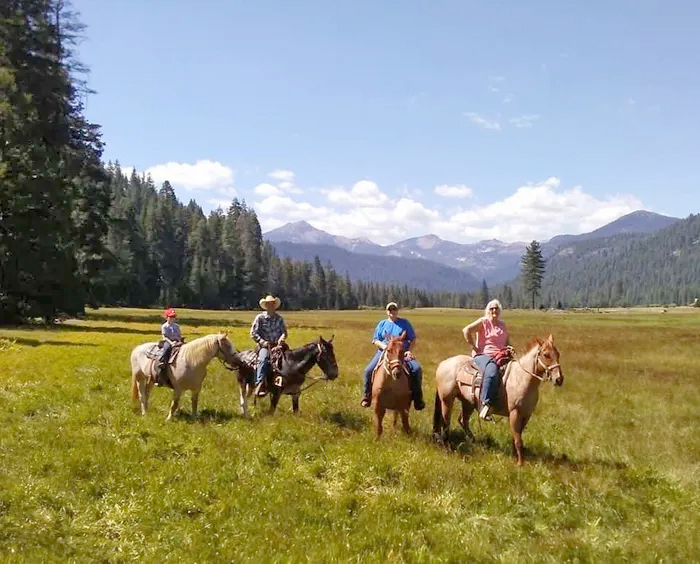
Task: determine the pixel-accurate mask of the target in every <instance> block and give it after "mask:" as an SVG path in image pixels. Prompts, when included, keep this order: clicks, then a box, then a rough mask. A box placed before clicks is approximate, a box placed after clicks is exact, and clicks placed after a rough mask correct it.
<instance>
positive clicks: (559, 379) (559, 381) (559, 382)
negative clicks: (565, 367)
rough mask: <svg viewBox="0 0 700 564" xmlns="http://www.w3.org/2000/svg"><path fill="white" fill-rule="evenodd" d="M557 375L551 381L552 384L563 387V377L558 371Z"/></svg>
mask: <svg viewBox="0 0 700 564" xmlns="http://www.w3.org/2000/svg"><path fill="white" fill-rule="evenodd" d="M558 372H559V373H558V374H557V376H556V378H554V380H553V382H552V383H553V384H554V385H555V386H563V385H564V375H563V374H562V373H561V370H559V371H558Z"/></svg>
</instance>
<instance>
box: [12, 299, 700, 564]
mask: <svg viewBox="0 0 700 564" xmlns="http://www.w3.org/2000/svg"><path fill="white" fill-rule="evenodd" d="M159 313H160V312H159V311H155V310H135V309H102V310H98V311H95V312H91V313H89V314H88V316H87V317H86V319H85V320H74V321H68V322H65V323H63V324H61V325H60V326H58V327H56V328H55V329H46V328H43V327H23V328H16V329H13V328H3V329H0V418H1V425H0V559H2V560H3V561H8V562H10V561H12V562H22V561H27V562H46V561H76V562H84V561H108V562H127V561H148V562H156V561H158V562H180V561H188V562H189V561H191V562H215V561H226V562H243V561H250V562H336V561H339V562H380V561H381V562H468V561H487V562H488V561H495V562H515V561H518V562H529V561H533V562H535V561H537V562H542V561H544V562H561V561H576V562H588V561H597V562H600V561H606V562H608V561H642V562H658V561H664V562H678V561H691V560H696V561H697V560H700V487H699V486H700V432H699V431H700V385H699V384H700V378H699V370H698V363H699V362H700V340H699V339H698V336H699V333H700V312H697V311H696V310H690V309H683V308H678V309H672V310H669V311H668V312H667V313H661V312H660V311H658V310H647V311H634V310H630V311H619V312H616V311H613V312H607V313H597V312H579V313H574V312H567V313H562V312H518V311H506V312H504V316H503V319H504V321H506V323H508V325H509V327H510V330H511V336H512V340H513V342H514V344H515V346H516V348H517V349H521V348H522V347H523V346H524V345H525V344H526V343H527V342H528V341H529V339H530V337H532V336H536V335H537V336H541V337H546V336H547V335H548V334H549V333H552V334H553V335H554V338H555V343H556V344H557V346H558V347H559V350H560V352H561V364H562V368H563V370H564V375H565V382H564V386H563V387H562V388H559V389H554V388H553V387H552V386H551V385H549V384H544V385H543V386H542V388H541V390H542V392H541V396H540V403H539V405H538V407H537V410H536V412H535V414H534V416H533V418H532V420H531V421H530V423H529V425H528V427H527V428H526V430H525V433H524V441H525V445H526V448H527V456H528V459H527V462H526V465H525V466H524V467H522V468H518V467H516V465H515V461H514V458H513V456H512V452H511V446H510V434H509V431H508V425H507V422H506V421H505V419H500V418H499V419H498V420H497V422H495V423H483V424H478V423H477V422H476V421H475V420H473V424H472V428H473V430H474V433H475V435H476V442H474V443H467V442H465V441H464V437H463V434H462V433H461V431H458V430H457V428H458V425H457V421H456V414H453V423H452V428H453V435H452V442H451V448H449V449H448V448H445V447H442V446H440V445H437V444H435V443H433V442H432V441H431V438H430V434H431V425H432V408H433V395H434V394H433V389H434V384H433V383H434V373H435V367H436V366H437V364H438V362H440V361H441V360H442V359H444V358H446V357H448V356H451V355H453V354H457V353H459V352H461V351H463V350H465V346H464V345H463V342H462V337H461V333H460V330H461V328H462V327H463V326H464V325H465V324H466V323H467V322H468V321H471V320H473V319H474V318H476V317H477V316H478V315H479V312H475V311H457V310H430V309H426V310H416V311H404V312H403V314H404V315H405V316H406V317H408V318H409V319H410V320H411V321H412V323H413V324H414V327H415V328H416V331H417V333H418V343H417V347H416V354H417V356H418V359H419V360H420V361H421V363H422V365H423V368H424V373H425V377H424V385H423V387H424V392H425V396H426V403H427V404H428V407H427V408H426V409H425V410H424V411H423V412H419V413H416V412H414V411H412V412H411V424H412V426H413V428H414V433H413V434H412V435H411V436H409V437H405V436H403V435H402V434H401V433H400V432H399V431H398V430H397V431H395V430H394V429H393V428H391V426H390V425H389V426H388V428H387V430H386V432H385V434H384V436H383V437H382V439H381V440H380V441H379V442H378V441H377V440H376V439H375V437H374V431H373V428H372V422H371V411H370V410H368V409H363V408H361V407H360V406H359V401H360V379H361V372H362V368H363V367H364V365H365V363H366V362H367V360H368V359H369V357H370V356H371V354H372V352H373V351H372V346H371V344H370V337H371V331H372V329H373V328H374V325H375V323H376V322H377V321H378V320H379V319H380V318H381V317H382V315H383V313H382V312H377V311H374V312H372V311H358V312H326V311H321V312H299V313H291V312H283V315H284V316H285V318H286V319H287V323H288V326H289V328H290V332H291V337H290V344H291V345H292V346H298V345H301V344H304V343H306V342H309V341H311V340H312V339H314V338H316V337H317V336H318V335H319V334H323V335H324V336H325V337H329V336H330V335H331V334H332V333H335V341H334V343H335V344H336V355H337V358H338V361H339V366H340V377H339V378H338V379H337V380H336V381H334V382H327V383H325V382H324V383H320V384H318V385H316V386H314V387H312V388H310V389H309V390H308V391H306V392H304V393H303V394H302V397H301V413H300V415H299V416H296V417H295V416H293V415H292V414H291V409H290V400H289V398H286V397H285V398H283V399H282V400H281V402H280V408H279V410H278V412H277V414H275V415H274V416H269V415H267V414H266V409H267V406H268V405H269V404H268V402H267V400H265V401H263V402H261V403H258V406H257V407H253V408H252V411H251V415H252V416H251V418H250V419H249V420H244V419H243V418H242V417H241V416H240V407H239V405H238V386H237V383H236V381H235V378H234V375H233V374H232V373H231V372H229V371H227V370H225V369H224V367H223V366H222V365H221V363H220V362H219V361H218V360H214V361H213V362H212V363H211V364H210V369H209V376H208V377H207V379H206V380H205V382H204V386H203V389H202V393H201V396H200V400H199V408H200V416H199V418H197V419H196V420H195V419H193V418H191V417H190V416H189V409H190V403H189V394H185V396H184V397H183V401H182V402H181V413H180V415H179V416H178V418H177V419H176V420H175V421H174V422H171V423H166V422H165V417H166V414H167V407H168V404H169V401H170V395H171V394H170V391H169V390H167V391H166V390H162V389H154V391H153V394H152V396H151V405H150V407H149V412H148V414H147V415H146V416H145V417H141V416H140V415H138V412H137V408H136V406H135V405H134V404H132V402H131V397H130V368H129V354H130V351H131V349H132V348H133V347H134V346H135V345H137V344H139V343H142V342H144V341H147V340H154V339H156V338H157V337H158V332H159V325H160V323H161V319H160V318H159ZM252 317H253V312H238V311H236V312H208V311H207V312H205V311H195V310H180V311H179V322H180V323H181V325H182V327H183V330H184V333H185V335H186V337H187V338H188V339H189V340H192V339H193V338H195V337H198V336H202V335H205V334H208V333H213V332H216V331H217V330H218V329H220V328H221V329H227V330H228V331H229V334H230V336H231V338H232V341H233V342H234V345H235V346H236V347H237V348H239V349H241V348H248V347H249V346H250V343H251V341H250V338H249V337H248V329H249V325H250V322H251V320H252ZM313 373H314V374H317V373H318V369H314V372H313Z"/></svg>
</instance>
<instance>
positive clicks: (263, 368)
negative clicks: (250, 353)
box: [255, 349, 270, 386]
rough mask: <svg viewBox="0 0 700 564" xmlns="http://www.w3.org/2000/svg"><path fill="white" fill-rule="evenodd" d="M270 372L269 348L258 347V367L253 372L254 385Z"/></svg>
mask: <svg viewBox="0 0 700 564" xmlns="http://www.w3.org/2000/svg"><path fill="white" fill-rule="evenodd" d="M269 373H270V350H269V349H260V352H258V369H257V371H256V373H255V385H256V386H257V385H258V384H259V383H260V382H262V381H263V380H264V379H265V378H266V376H267V375H268V374H269Z"/></svg>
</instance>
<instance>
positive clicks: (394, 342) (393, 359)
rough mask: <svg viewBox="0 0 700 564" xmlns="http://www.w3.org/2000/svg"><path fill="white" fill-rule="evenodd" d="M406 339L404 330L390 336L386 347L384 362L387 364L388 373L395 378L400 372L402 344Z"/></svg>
mask: <svg viewBox="0 0 700 564" xmlns="http://www.w3.org/2000/svg"><path fill="white" fill-rule="evenodd" d="M405 340H406V331H404V332H403V333H401V335H399V336H398V337H390V338H389V340H388V342H387V345H386V349H385V354H386V362H387V363H388V365H389V373H390V374H391V377H392V378H393V379H394V380H396V379H397V378H398V377H399V375H400V373H401V364H402V362H403V344H404V341H405Z"/></svg>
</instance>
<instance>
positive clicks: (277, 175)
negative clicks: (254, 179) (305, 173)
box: [268, 168, 296, 182]
mask: <svg viewBox="0 0 700 564" xmlns="http://www.w3.org/2000/svg"><path fill="white" fill-rule="evenodd" d="M268 176H269V177H270V178H274V179H275V180H281V181H283V182H294V179H295V178H296V174H294V173H293V172H292V171H291V170H283V169H279V168H278V169H275V170H273V171H272V172H270V173H269V174H268Z"/></svg>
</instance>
